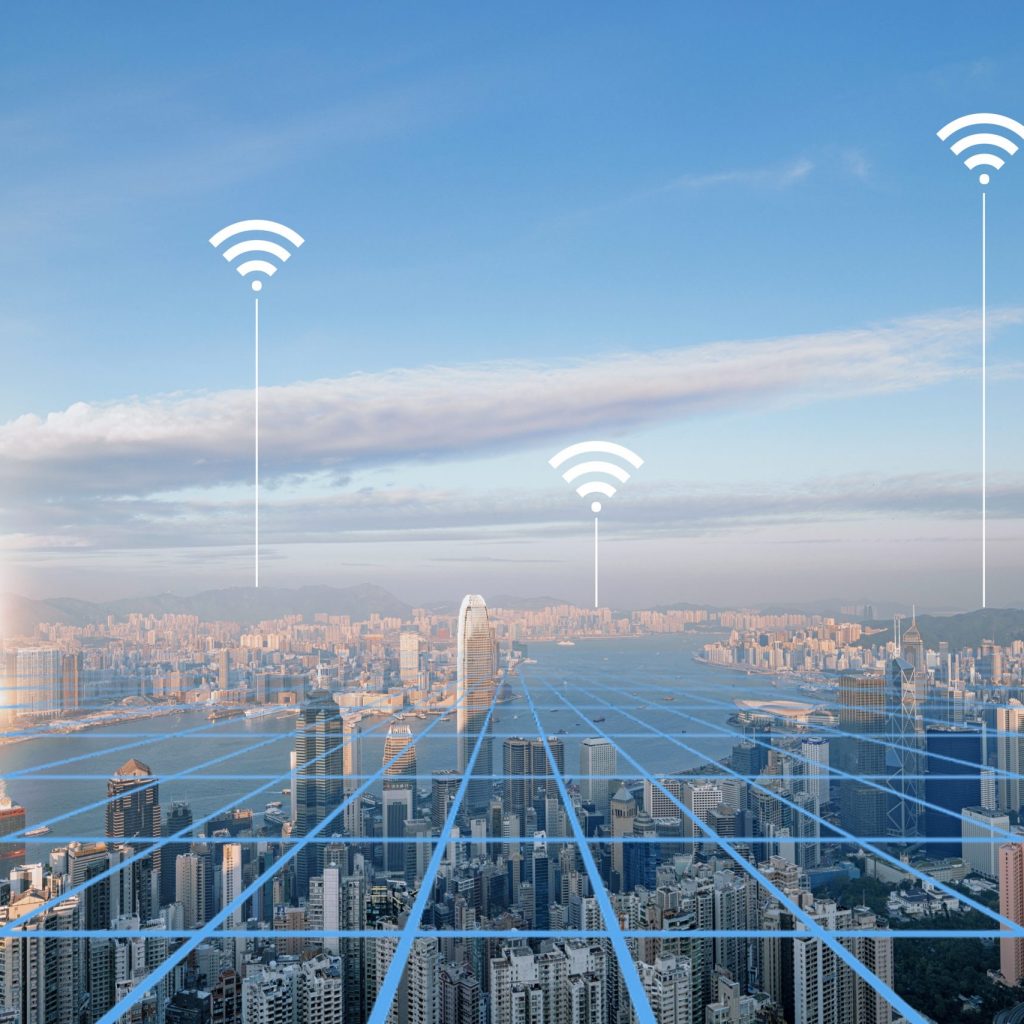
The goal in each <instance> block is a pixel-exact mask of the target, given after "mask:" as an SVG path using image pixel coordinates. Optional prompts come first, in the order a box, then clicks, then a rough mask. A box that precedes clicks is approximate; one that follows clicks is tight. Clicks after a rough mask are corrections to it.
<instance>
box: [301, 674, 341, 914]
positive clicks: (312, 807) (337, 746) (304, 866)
mask: <svg viewBox="0 0 1024 1024" xmlns="http://www.w3.org/2000/svg"><path fill="white" fill-rule="evenodd" d="M341 751H342V725H341V714H340V712H339V711H338V705H337V704H335V702H334V700H333V699H332V698H331V695H330V693H329V692H328V691H326V690H314V691H313V693H312V694H311V695H310V698H309V700H308V701H307V702H306V704H305V705H303V708H302V710H301V711H300V712H299V716H298V721H297V722H296V725H295V760H296V766H295V787H294V789H295V829H294V832H293V833H292V834H293V835H295V836H308V835H309V834H310V833H311V832H312V831H313V830H314V829H315V828H316V827H317V826H318V825H319V824H320V823H321V822H322V821H324V819H325V818H327V816H328V815H330V814H332V813H333V812H334V811H335V810H336V809H337V807H338V806H339V804H340V803H341V799H342V769H343V761H342V752H341ZM341 828H342V823H341V821H340V820H339V821H338V822H337V824H336V827H334V828H331V829H330V830H329V832H328V833H327V834H328V835H329V834H332V833H333V832H340V831H341ZM322 851H323V846H322V844H318V843H308V844H307V845H306V846H304V847H303V848H302V849H301V850H300V851H299V853H298V855H297V857H296V879H297V883H298V890H299V894H300V895H305V894H306V893H307V891H308V889H309V879H310V878H311V877H312V876H313V875H318V874H320V871H321V868H322V866H323V859H322Z"/></svg>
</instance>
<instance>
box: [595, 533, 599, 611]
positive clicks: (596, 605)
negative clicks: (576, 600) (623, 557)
mask: <svg viewBox="0 0 1024 1024" xmlns="http://www.w3.org/2000/svg"><path fill="white" fill-rule="evenodd" d="M594 607H595V608H598V607H600V605H598V603H597V516H594Z"/></svg>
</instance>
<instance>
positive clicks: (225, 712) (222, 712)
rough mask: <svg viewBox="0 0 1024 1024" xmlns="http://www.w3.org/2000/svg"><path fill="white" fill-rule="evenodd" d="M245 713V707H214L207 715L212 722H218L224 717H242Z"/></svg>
mask: <svg viewBox="0 0 1024 1024" xmlns="http://www.w3.org/2000/svg"><path fill="white" fill-rule="evenodd" d="M244 714H245V708H214V710H213V711H211V712H210V713H209V715H207V718H209V720H210V721H211V722H218V721H220V719H222V718H240V717H241V716H242V715H244Z"/></svg>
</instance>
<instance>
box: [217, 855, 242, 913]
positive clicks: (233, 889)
mask: <svg viewBox="0 0 1024 1024" xmlns="http://www.w3.org/2000/svg"><path fill="white" fill-rule="evenodd" d="M221 850H222V854H221V858H222V859H221V865H222V866H221V909H222V910H226V909H227V908H228V907H229V906H231V904H232V903H234V902H235V901H236V900H237V899H238V897H239V896H240V895H241V893H242V844H241V843H223V844H222V845H221ZM244 923H245V906H244V905H243V904H239V905H238V906H236V907H234V908H233V909H232V910H231V913H230V914H229V915H228V918H227V921H226V924H227V925H228V927H229V928H240V927H241V926H242V925H243V924H244Z"/></svg>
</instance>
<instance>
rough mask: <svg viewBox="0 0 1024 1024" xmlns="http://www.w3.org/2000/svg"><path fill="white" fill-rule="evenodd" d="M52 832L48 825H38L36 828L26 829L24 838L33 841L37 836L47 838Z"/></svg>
mask: <svg viewBox="0 0 1024 1024" xmlns="http://www.w3.org/2000/svg"><path fill="white" fill-rule="evenodd" d="M52 831H53V829H52V828H50V826H49V825H39V826H37V827H36V828H30V829H26V831H25V838H26V839H35V838H37V837H38V836H48V835H49V834H50V833H51V832H52Z"/></svg>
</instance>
